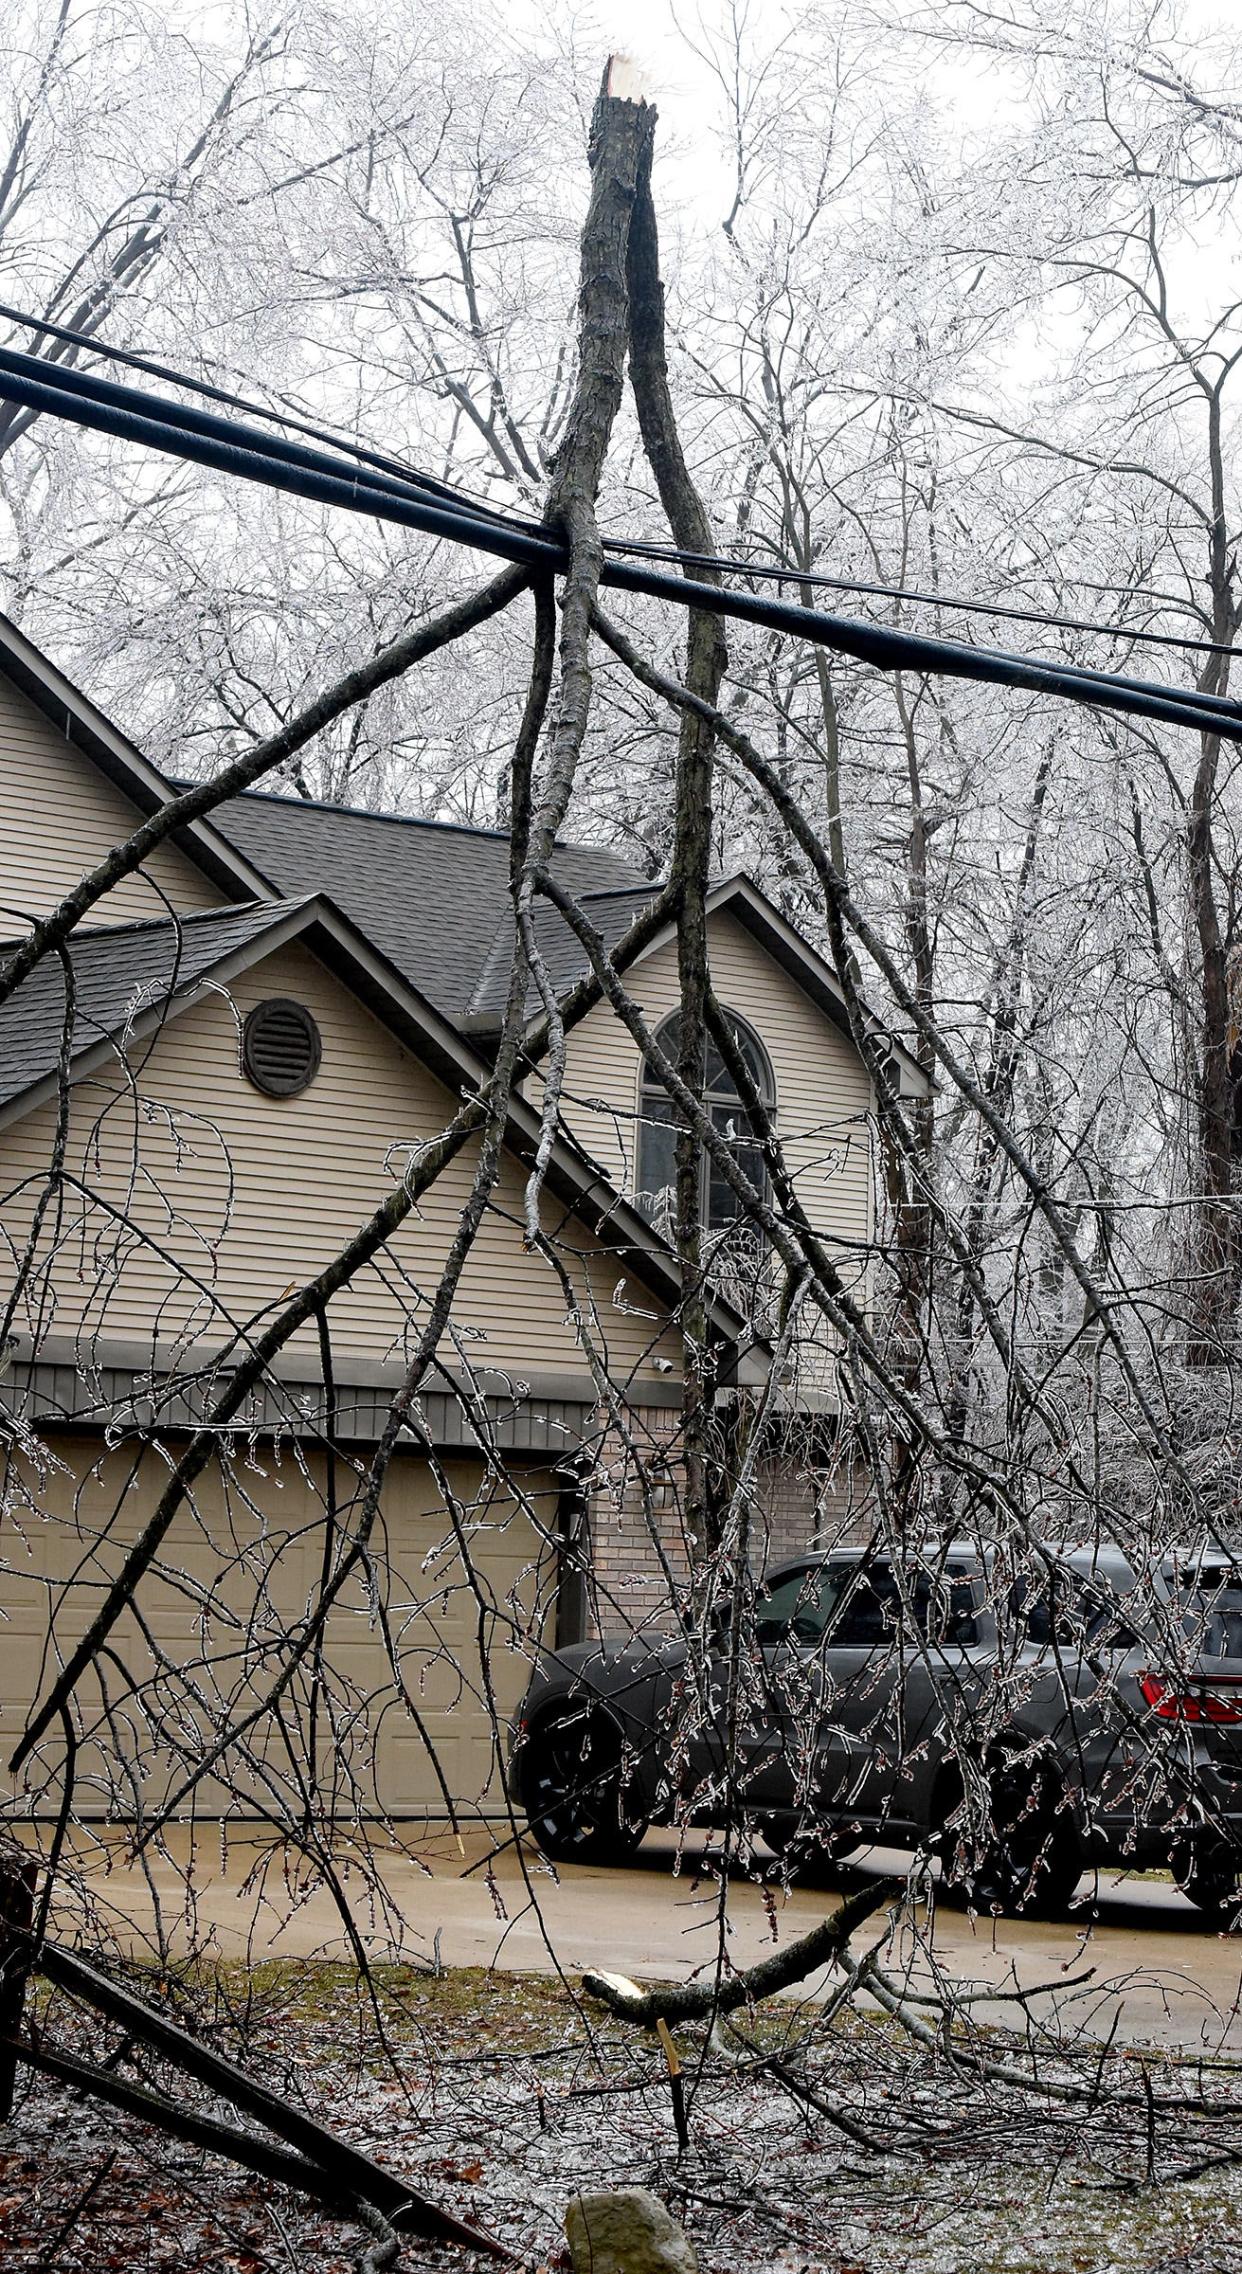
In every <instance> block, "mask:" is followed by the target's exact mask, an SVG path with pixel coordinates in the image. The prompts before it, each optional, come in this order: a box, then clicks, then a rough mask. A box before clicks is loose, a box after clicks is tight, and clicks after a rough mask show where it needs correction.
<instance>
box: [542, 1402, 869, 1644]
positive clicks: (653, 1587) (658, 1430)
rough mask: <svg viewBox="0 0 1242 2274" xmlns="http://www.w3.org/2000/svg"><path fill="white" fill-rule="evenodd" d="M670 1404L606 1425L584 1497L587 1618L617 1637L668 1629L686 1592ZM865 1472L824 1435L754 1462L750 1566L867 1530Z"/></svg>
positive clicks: (686, 1559) (675, 1418)
mask: <svg viewBox="0 0 1242 2274" xmlns="http://www.w3.org/2000/svg"><path fill="white" fill-rule="evenodd" d="M679 1429H680V1417H679V1415H678V1414H677V1412H676V1410H675V1409H672V1408H649V1409H645V1410H642V1411H639V1412H636V1413H633V1414H631V1415H629V1416H627V1418H626V1423H625V1427H624V1429H622V1428H619V1427H617V1426H616V1425H613V1426H610V1427H609V1428H608V1430H607V1431H606V1433H605V1435H604V1436H603V1438H602V1440H601V1442H600V1446H599V1452H598V1458H597V1462H596V1466H595V1470H594V1473H593V1475H592V1476H591V1478H590V1480H589V1487H588V1494H587V1509H588V1525H589V1536H590V1546H591V1576H590V1580H589V1583H588V1587H587V1623H588V1627H589V1629H590V1630H591V1631H594V1632H605V1633H617V1632H618V1631H622V1632H624V1631H631V1630H634V1629H637V1628H638V1627H641V1626H643V1625H644V1624H650V1625H657V1626H667V1624H668V1621H669V1616H670V1611H671V1610H672V1607H673V1598H674V1596H675V1595H680V1594H681V1593H682V1591H683V1590H684V1589H685V1588H686V1586H687V1584H688V1581H689V1575H690V1555H689V1547H688V1542H687V1537H686V1523H685V1509H684V1500H683V1493H682V1480H681V1473H680V1462H679V1458H678V1437H679ZM867 1518H868V1494H867V1477H866V1471H865V1468H864V1467H863V1465H862V1463H861V1461H860V1460H856V1459H855V1458H853V1457H852V1456H851V1453H850V1451H849V1450H848V1449H847V1448H846V1447H844V1446H843V1445H838V1444H832V1443H825V1442H824V1440H823V1439H822V1438H821V1440H820V1442H819V1443H818V1445H816V1446H815V1447H814V1448H813V1449H809V1450H805V1451H799V1450H798V1448H797V1446H796V1445H793V1446H786V1447H782V1448H780V1449H778V1450H774V1451H772V1452H765V1453H763V1454H762V1455H761V1456H760V1457H759V1458H758V1459H757V1460H756V1461H755V1463H754V1469H753V1490H752V1493H751V1497H750V1503H749V1508H748V1524H749V1534H750V1556H751V1562H752V1565H753V1567H754V1568H755V1569H756V1571H760V1570H762V1569H764V1568H765V1566H770V1565H772V1564H776V1563H781V1562H783V1561H785V1560H786V1559H787V1558H788V1557H790V1556H793V1555H797V1554H798V1553H799V1552H800V1551H801V1550H802V1549H804V1548H814V1547H832V1546H834V1545H836V1544H837V1543H838V1542H839V1541H845V1540H849V1539H852V1538H857V1537H859V1536H861V1535H862V1534H863V1533H864V1532H865V1530H866V1526H867Z"/></svg>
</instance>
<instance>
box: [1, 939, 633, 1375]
mask: <svg viewBox="0 0 1242 2274" xmlns="http://www.w3.org/2000/svg"><path fill="white" fill-rule="evenodd" d="M274 995H282V996H292V997H294V998H295V999H296V1000H297V1001H299V1002H302V1003H304V1004H306V1006H307V1007H308V1008H309V1009H310V1010H311V1011H312V1013H313V1015H314V1017H315V1019H316V1020H317V1021H318V1024H319V1028H320V1031H321V1034H322V1038H323V1061H322V1065H321V1068H320V1071H319V1073H318V1074H317V1076H316V1078H315V1080H314V1082H313V1083H312V1084H311V1086H310V1087H309V1088H308V1089H307V1090H306V1091H304V1092H303V1094H302V1095H301V1096H300V1097H296V1098H285V1099H277V1098H269V1097H265V1096H263V1095H262V1094H261V1093H260V1092H259V1091H258V1090H256V1089H254V1088H252V1086H251V1085H250V1083H249V1082H248V1081H247V1080H246V1079H245V1077H244V1076H243V1075H242V1074H241V1072H240V1071H239V1067H238V1029H239V1024H240V1021H241V1020H242V1019H243V1018H244V1017H245V1015H246V1013H247V1011H248V1010H250V1009H251V1007H252V1006H253V1005H254V1004H255V1003H257V1002H259V1001H261V1000H263V999H264V998H266V997H269V996H274ZM133 1057H134V1063H133V1067H132V1073H133V1078H134V1087H133V1089H132V1090H131V1089H130V1088H129V1087H128V1086H127V1084H126V1081H125V1079H124V1078H123V1076H122V1075H121V1074H120V1073H119V1072H118V1073H110V1074H109V1075H108V1076H107V1077H104V1076H99V1077H96V1078H95V1079H92V1080H90V1081H86V1082H82V1083H79V1084H78V1086H77V1089H76V1090H75V1093H74V1098H73V1109H72V1116H71V1133H70V1139H69V1150H68V1165H69V1169H70V1173H71V1175H73V1176H76V1177H78V1178H80V1179H81V1180H82V1182H83V1183H84V1184H85V1185H86V1186H87V1187H88V1190H89V1192H90V1193H91V1194H92V1195H94V1196H98V1197H99V1198H100V1199H105V1200H108V1201H110V1202H111V1203H112V1204H113V1206H114V1207H115V1208H116V1209H118V1210H125V1211H127V1212H128V1213H129V1215H130V1216H131V1217H132V1218H133V1219H134V1220H135V1222H136V1223H137V1224H138V1226H139V1227H140V1229H141V1232H142V1233H143V1234H144V1235H145V1237H141V1238H140V1237H137V1236H134V1235H133V1234H131V1233H130V1232H129V1231H128V1230H127V1229H126V1228H125V1226H124V1225H123V1224H121V1223H120V1222H119V1221H118V1219H117V1218H116V1217H113V1216H109V1215H108V1213H107V1212H106V1211H105V1209H104V1208H102V1207H100V1206H98V1205H93V1204H92V1202H91V1201H83V1199H82V1198H81V1197H80V1195H79V1194H78V1193H77V1192H76V1191H74V1190H73V1189H72V1188H70V1189H69V1191H68V1192H67V1193H66V1195H65V1201H64V1208H63V1212H62V1215H61V1218H60V1221H59V1223H58V1224H57V1222H56V1219H55V1218H54V1217H49V1222H48V1226H47V1228H46V1230H45V1234H44V1238H43V1241H42V1243H41V1248H40V1255H41V1258H43V1259H44V1260H43V1265H42V1268H41V1271H40V1273H39V1275H38V1278H37V1282H36V1286H35V1289H34V1291H33V1295H32V1299H31V1302H30V1303H28V1304H27V1306H26V1312H25V1315H24V1316H22V1317H21V1318H19V1319H18V1320H17V1321H16V1325H17V1326H18V1328H19V1330H20V1329H25V1330H27V1331H30V1330H31V1329H32V1328H33V1326H34V1325H35V1323H36V1321H35V1317H34V1308H35V1304H36V1302H39V1303H40V1304H41V1308H40V1310H39V1313H38V1324H39V1326H40V1327H41V1330H42V1332H43V1333H44V1334H48V1333H57V1334H73V1333H76V1332H77V1331H78V1329H79V1327H80V1326H82V1325H85V1326H86V1328H87V1329H88V1331H90V1332H92V1333H97V1334H100V1335H102V1336H104V1337H115V1338H126V1339H129V1340H133V1339H134V1338H146V1339H147V1340H150V1339H152V1338H158V1340H159V1341H160V1342H161V1343H166V1342H168V1341H170V1340H171V1339H172V1338H173V1337H175V1336H179V1335H184V1336H186V1337H187V1339H188V1340H189V1341H191V1342H193V1341H195V1340H197V1341H198V1342H200V1343H202V1344H203V1345H204V1346H207V1347H210V1346H211V1345H212V1344H218V1343H219V1342H220V1341H221V1340H222V1339H223V1336H224V1334H225V1332H226V1317H225V1314H227V1315H228V1316H231V1317H233V1318H235V1319H251V1318H253V1317H255V1316H256V1314H257V1313H258V1312H260V1311H261V1310H264V1309H266V1307H268V1306H270V1305H272V1304H273V1303H275V1302H278V1299H279V1297H280V1295H281V1292H282V1290H285V1289H292V1288H293V1287H294V1286H296V1285H298V1284H300V1283H301V1282H302V1281H303V1280H305V1279H306V1278H308V1277H310V1276H311V1275H312V1274H313V1273H315V1272H316V1271H318V1270H319V1269H321V1268H322V1267H323V1265H324V1264H326V1263H327V1262H328V1261H329V1260H330V1259H331V1257H332V1256H333V1255H334V1254H335V1253H336V1252H337V1251H338V1249H339V1248H340V1247H341V1246H343V1245H344V1243H345V1242H346V1241H347V1240H348V1239H349V1238H350V1236H351V1235H352V1234H353V1233H354V1232H355V1231H356V1230H357V1229H358V1228H359V1227H360V1226H361V1225H362V1224H363V1223H364V1222H365V1221H366V1220H367V1218H368V1217H369V1216H370V1214H371V1212H372V1210H373V1209H374V1208H375V1206H376V1204H377V1202H378V1200H379V1199H380V1198H381V1197H382V1196H383V1195H384V1194H385V1193H386V1192H387V1191H388V1190H389V1189H390V1188H391V1187H392V1185H393V1184H394V1183H395V1182H396V1180H397V1179H398V1178H399V1177H400V1175H401V1174H402V1170H403V1167H404V1165H405V1164H406V1162H407V1161H408V1159H409V1158H410V1153H411V1149H414V1148H417V1147H418V1146H419V1145H420V1144H421V1143H423V1142H424V1141H425V1140H426V1139H427V1138H429V1137H431V1136H434V1135H435V1134H436V1133H437V1132H438V1131H439V1130H440V1129H442V1128H443V1127H444V1125H445V1123H446V1122H447V1121H448V1120H449V1119H450V1118H451V1116H452V1114H453V1111H454V1110H455V1103H456V1101H455V1100H454V1099H453V1098H452V1097H450V1095H449V1093H448V1092H447V1090H446V1089H444V1088H443V1087H442V1086H441V1085H440V1084H439V1083H438V1082H437V1081H436V1080H435V1079H434V1078H433V1077H432V1076H431V1075H430V1074H429V1073H428V1072H427V1071H426V1069H425V1068H424V1067H423V1066H422V1065H421V1064H420V1063H419V1062H418V1061H417V1060H416V1059H414V1058H412V1057H411V1056H410V1055H409V1053H408V1052H406V1051H405V1050H403V1049H402V1048H401V1047H400V1045H399V1044H398V1043H397V1042H396V1041H395V1040H394V1039H393V1038H392V1036H391V1035H389V1034H388V1032H387V1031H386V1030H385V1029H384V1028H383V1027H382V1026H381V1025H380V1024H379V1022H378V1021H377V1020H375V1019H374V1018H372V1017H371V1016H370V1014H369V1013H367V1012H366V1011H364V1010H363V1009H362V1008H361V1006H360V1005H358V1004H357V1002H356V1001H355V999H354V998H353V997H352V996H351V995H350V994H349V993H348V991H347V990H346V989H345V988H344V987H343V986H342V985H341V984H340V983H339V982H338V981H337V980H336V979H335V978H334V977H333V976H332V974H331V973H330V972H329V971H328V970H327V969H326V968H325V967H324V966H323V964H321V963H320V962H319V961H318V959H317V958H316V957H315V956H314V955H312V954H311V953H310V952H309V951H308V950H307V949H305V948H303V947H300V946H296V945H294V946H290V947H289V948H287V949H284V950H282V951H280V952H278V953H276V954H274V955H272V956H270V957H268V958H267V959H266V960H265V961H264V962H263V963H262V964H260V965H257V966H256V967H255V968H254V969H253V970H252V971H250V972H248V973H247V974H246V975H245V976H244V977H243V978H241V979H239V980H238V981H236V982H235V983H234V985H233V987H232V989H231V991H230V993H229V994H228V995H226V994H224V993H223V992H217V991H213V992H211V993H209V994H208V995H207V996H206V997H205V998H204V999H203V1000H201V1001H200V1002H199V1003H198V1004H196V1005H195V1006H194V1007H193V1008H191V1009H190V1010H188V1011H186V1012H184V1013H183V1014H182V1016H181V1017H180V1018H178V1019H176V1020H174V1021H173V1023H172V1024H171V1025H170V1026H169V1027H168V1028H167V1029H166V1030H165V1031H164V1033H163V1035H162V1037H161V1038H160V1039H159V1041H158V1042H157V1043H156V1045H155V1047H154V1048H153V1049H152V1050H151V1052H150V1054H149V1055H148V1056H147V1057H145V1059H144V1057H143V1054H142V1051H141V1050H136V1051H135V1052H134V1054H133ZM53 1127H54V1108H53V1106H52V1105H51V1104H48V1105H47V1106H45V1107H42V1108H39V1109H38V1110H37V1111H36V1112H35V1113H33V1114H31V1115H30V1116H28V1117H27V1118H26V1119H25V1120H24V1121H22V1122H19V1123H17V1124H16V1125H14V1126H13V1127H11V1128H10V1129H9V1130H8V1131H6V1132H5V1133H4V1134H3V1135H2V1136H0V1180H2V1181H0V1190H3V1191H6V1192H9V1193H11V1194H13V1188H14V1187H15V1186H17V1185H18V1184H19V1182H20V1181H21V1180H22V1179H28V1180H29V1182H28V1184H27V1185H26V1187H25V1189H24V1190H23V1191H22V1192H20V1193H16V1194H13V1197H10V1198H9V1200H8V1201H7V1203H6V1205H5V1207H4V1210H3V1224H4V1229H5V1231H6V1233H7V1235H8V1240H9V1242H10V1243H12V1245H11V1247H10V1255H11V1254H12V1252H13V1250H14V1249H15V1248H16V1246H18V1245H20V1242H21V1239H22V1237H23V1236H24V1232H25V1227H26V1224H27V1222H28V1221H29V1216H30V1211H31V1207H32V1205H33V1199H34V1195H35V1193H36V1192H37V1190H38V1189H39V1187H40V1185H41V1183H42V1180H43V1177H44V1174H45V1172H46V1168H47V1164H48V1161H49V1159H50V1158H51V1149H52V1141H53ZM473 1167H474V1151H473V1148H471V1149H470V1150H469V1152H467V1153H465V1154H463V1155H462V1156H460V1157H459V1159H458V1160H457V1161H456V1162H455V1163H453V1164H452V1166H451V1167H450V1168H449V1169H448V1170H447V1171H446V1172H445V1174H444V1176H443V1177H442V1178H441V1179H440V1180H439V1182H438V1183H437V1184H436V1185H435V1186H434V1187H433V1188H432V1190H431V1192H430V1193H429V1194H428V1196H427V1198H426V1200H425V1202H424V1204H423V1207H422V1209H421V1210H420V1211H419V1212H418V1213H416V1214H415V1215H414V1216H412V1217H411V1218H408V1219H407V1220H406V1222H405V1223H404V1224H403V1225H402V1226H401V1227H400V1228H399V1230H398V1232H397V1234H396V1236H395V1238H394V1240H393V1242H392V1246H391V1249H390V1251H389V1252H387V1253H386V1254H385V1255H383V1256H381V1257H379V1258H377V1260H376V1262H375V1264H373V1265H371V1266H368V1267H366V1268H365V1269H364V1270H363V1271H362V1272H361V1273H360V1275H359V1276H358V1279H357V1280H356V1282H355V1283H354V1284H353V1285H352V1286H350V1287H348V1288H346V1289H344V1290H343V1291H342V1292H341V1294H340V1295H338V1296H337V1297H336V1298H335V1300H334V1302H333V1304H332V1308H331V1320H332V1328H333V1339H334V1343H335V1345H336V1347H337V1348H338V1349H339V1350H341V1351H342V1352H350V1353H355V1354H359V1355H361V1356H364V1357H367V1358H370V1359H374V1360H379V1359H383V1358H386V1357H391V1356H400V1355H401V1352H402V1349H403V1346H404V1344H405V1343H407V1342H408V1341H409V1340H410V1338H411V1336H412V1334H413V1333H415V1332H416V1331H417V1326H418V1324H419V1322H420V1321H421V1320H422V1318H423V1317H424V1316H425V1308H426V1301H425V1298H426V1296H427V1295H428V1294H429V1293H430V1292H431V1291H433V1290H434V1287H435V1283H436V1279H437V1276H438V1273H439V1271H440V1268H441V1266H442V1264H443V1262H444V1259H445V1255H446V1253H447V1249H448V1245H449V1242H450V1239H451V1237H452V1234H453V1231H454V1229H455V1227H456V1224H457V1220H458V1216H459V1212H460V1209H461V1206H462V1204H463V1202H464V1200H465V1198H466V1195H467V1192H468V1190H469V1185H470V1180H471V1176H472V1173H473ZM523 1186H524V1172H523V1170H522V1168H521V1166H520V1164H519V1163H517V1162H515V1161H512V1160H506V1164H505V1166H504V1169H503V1172H502V1176H501V1179H500V1184H499V1187H498V1189H497V1192H496V1195H495V1199H494V1204H493V1206H492V1208H491V1210H490V1211H489V1213H488V1215H487V1217H486V1219H485V1221H484V1223H483V1226H482V1228H481V1231H480V1233H479V1237H478V1240H477V1242H476V1245H475V1248H474V1251H473V1253H472V1255H471V1257H470V1259H469V1262H468V1264H467V1266H466V1272H465V1277H464V1280H463V1284H462V1289H461V1293H460V1296H459V1300H458V1303H457V1306H456V1309H455V1311H454V1318H453V1325H454V1331H455V1333H456V1335H457V1337H458V1338H459V1341H458V1348H457V1351H456V1353H455V1354H453V1353H448V1355H455V1356H456V1359H457V1362H458V1363H466V1362H468V1361H473V1362H474V1363H475V1364H477V1365H479V1366H481V1367H500V1368H504V1369H507V1370H510V1371H512V1372H513V1373H514V1374H516V1375H518V1376H519V1377H520V1376H521V1375H523V1374H524V1373H525V1372H527V1371H532V1370H556V1371H558V1372H559V1371H564V1370H566V1369H570V1370H573V1371H574V1372H576V1373H582V1374H583V1377H584V1394H587V1395H589V1394H590V1393H589V1382H588V1380H587V1377H586V1362H585V1359H584V1356H583V1351H582V1348H581V1345H580V1342H579V1339H578V1337H577V1335H576V1333H575V1329H574V1325H573V1323H572V1321H571V1320H570V1319H569V1318H568V1317H567V1316H566V1307H565V1300H564V1296H563V1293H562V1290H561V1287H560V1284H559V1282H558V1279H557V1277H556V1275H555V1274H554V1272H553V1271H552V1270H551V1269H550V1267H549V1265H548V1264H547V1262H546V1261H545V1260H544V1259H543V1258H542V1257H541V1256H539V1255H537V1254H532V1253H528V1252H527V1251H526V1249H525V1246H524V1242H523V1234H522V1198H523ZM564 1215H565V1211H564V1208H563V1206H562V1204H561V1203H560V1202H558V1201H556V1200H545V1205H544V1220H545V1223H546V1225H547V1227H548V1229H549V1231H550V1232H553V1233H554V1234H555V1237H556V1240H557V1243H558V1246H559V1249H560V1252H561V1254H562V1256H563V1258H564V1261H565V1264H566V1266H567V1268H568V1269H569V1270H570V1272H571V1275H572V1278H573V1281H574V1284H575V1287H576V1289H577V1291H578V1296H579V1300H580V1301H581V1302H582V1303H583V1304H584V1306H586V1307H587V1309H588V1311H589V1312H590V1313H593V1315H594V1328H595V1332H596V1335H597V1339H598V1341H599V1344H600V1346H601V1348H602V1349H603V1350H604V1352H605V1353H606V1355H607V1357H608V1359H609V1362H610V1364H611V1365H612V1367H613V1368H614V1370H618V1371H620V1372H622V1373H627V1372H629V1371H630V1370H631V1369H633V1368H636V1367H637V1368H640V1369H645V1368H646V1366H647V1363H648V1359H649V1355H650V1351H651V1346H652V1343H653V1338H654V1344H655V1348H656V1349H658V1351H659V1352H660V1354H661V1356H663V1357H673V1356H675V1354H676V1351H675V1345H674V1344H673V1342H672V1339H671V1337H669V1336H668V1334H667V1331H666V1329H665V1327H664V1324H663V1320H662V1319H661V1318H660V1317H655V1316H653V1313H655V1311H656V1309H657V1306H656V1304H655V1300H654V1298H653V1297H651V1296H650V1295H648V1294H647V1293H646V1292H645V1290H643V1289H642V1288H640V1287H639V1286H637V1285H636V1284H635V1283H634V1281H633V1278H632V1275H631V1276H630V1278H629V1284H628V1287H627V1290H626V1292H625V1294H624V1295H622V1297H621V1299H620V1301H617V1300H615V1299H614V1297H615V1294H616V1290H617V1287H618V1282H619V1281H620V1280H621V1279H622V1277H623V1273H622V1271H621V1269H620V1267H619V1266H618V1263H617V1261H616V1259H615V1257H614V1256H612V1255H611V1254H609V1253H608V1252H607V1250H606V1249H605V1248H604V1247H603V1246H602V1244H601V1242H600V1241H599V1240H598V1239H597V1238H595V1237H594V1235H593V1234H592V1233H590V1232H589V1231H587V1230H586V1229H585V1228H584V1227H583V1226H581V1225H577V1224H574V1223H573V1222H572V1221H571V1222H570V1223H568V1224H565V1223H564V1221H563V1219H564ZM53 1239H55V1241H56V1243H57V1244H56V1248H55V1253H54V1254H53V1255H51V1256H50V1258H49V1254H48V1250H49V1243H50V1242H51V1241H52V1240H53ZM159 1250H162V1251H163V1253H162V1254H161V1253H160V1252H158V1251H159ZM194 1281H197V1282H199V1286H198V1288H197V1289H196V1287H195V1285H194V1284H193V1282H194ZM315 1349H316V1342H315V1336H314V1334H313V1332H306V1333H304V1334H303V1335H302V1336H301V1337H300V1338H299V1340H298V1342H295V1343H293V1344H291V1345H290V1354H291V1355H297V1354H298V1352H299V1351H301V1352H303V1353H305V1354H306V1355H308V1356H309V1355H311V1354H312V1353H313V1352H314V1351H315Z"/></svg>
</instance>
